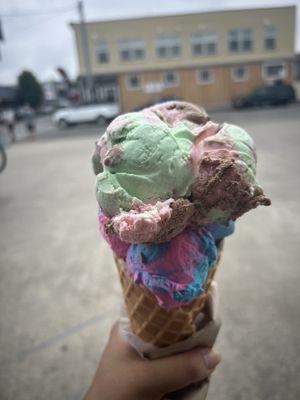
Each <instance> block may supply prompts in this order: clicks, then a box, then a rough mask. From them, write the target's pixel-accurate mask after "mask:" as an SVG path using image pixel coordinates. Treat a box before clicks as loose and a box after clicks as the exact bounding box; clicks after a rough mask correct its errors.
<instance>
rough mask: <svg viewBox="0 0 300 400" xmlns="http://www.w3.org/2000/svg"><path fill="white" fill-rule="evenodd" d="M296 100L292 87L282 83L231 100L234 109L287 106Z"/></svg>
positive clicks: (257, 89)
mask: <svg viewBox="0 0 300 400" xmlns="http://www.w3.org/2000/svg"><path fill="white" fill-rule="evenodd" d="M295 100H296V94H295V90H294V88H293V86H292V85H290V84H287V83H284V82H282V81H277V82H275V84H274V85H272V86H271V85H266V86H260V87H258V88H256V89H255V90H254V91H253V92H252V93H250V94H248V95H246V96H239V97H236V98H235V99H233V102H232V105H233V107H234V108H246V107H257V106H267V105H279V104H288V103H292V102H294V101H295Z"/></svg>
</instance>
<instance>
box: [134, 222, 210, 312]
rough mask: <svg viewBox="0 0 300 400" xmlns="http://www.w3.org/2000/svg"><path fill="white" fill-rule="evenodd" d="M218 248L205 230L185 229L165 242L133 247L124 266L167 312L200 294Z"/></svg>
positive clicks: (136, 281)
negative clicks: (198, 231) (200, 231)
mask: <svg viewBox="0 0 300 400" xmlns="http://www.w3.org/2000/svg"><path fill="white" fill-rule="evenodd" d="M216 256H217V247H216V245H215V241H214V239H213V237H212V235H211V234H210V233H209V232H208V231H203V232H202V233H201V234H197V233H196V232H194V231H193V230H192V229H189V228H187V229H185V230H184V231H183V232H181V233H180V234H179V235H177V236H176V237H175V238H173V239H172V240H171V241H169V242H165V243H160V244H157V243H153V244H132V245H131V246H130V247H129V250H128V253H127V258H126V263H127V268H128V273H129V274H130V275H132V276H133V279H134V282H135V283H136V284H141V285H143V286H144V287H145V288H147V289H149V290H150V291H151V292H152V293H153V294H154V296H155V297H156V299H157V301H158V303H159V304H160V306H162V307H163V308H164V309H166V310H168V309H171V308H174V307H178V306H182V305H184V304H188V303H189V302H191V301H192V300H193V299H194V298H195V297H196V296H198V295H199V294H200V293H202V292H203V284H204V282H205V280H206V277H207V273H208V270H209V268H210V267H211V266H212V264H213V263H214V261H215V260H216Z"/></svg>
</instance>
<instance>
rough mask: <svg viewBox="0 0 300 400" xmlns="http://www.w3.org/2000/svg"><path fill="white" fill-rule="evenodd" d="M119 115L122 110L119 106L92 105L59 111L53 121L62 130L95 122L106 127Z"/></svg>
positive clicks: (108, 104)
mask: <svg viewBox="0 0 300 400" xmlns="http://www.w3.org/2000/svg"><path fill="white" fill-rule="evenodd" d="M119 113H120V108H119V106H118V105H117V104H110V103H107V104H90V105H83V106H78V107H69V108H64V109H62V110H58V111H56V112H55V113H54V114H53V116H52V121H53V122H54V123H55V124H56V125H57V126H58V127H59V128H60V129H64V128H66V127H67V126H68V125H75V124H80V123H86V122H95V123H97V124H98V125H104V124H105V123H106V122H107V121H110V120H112V119H113V118H115V117H116V116H117V115H118V114H119Z"/></svg>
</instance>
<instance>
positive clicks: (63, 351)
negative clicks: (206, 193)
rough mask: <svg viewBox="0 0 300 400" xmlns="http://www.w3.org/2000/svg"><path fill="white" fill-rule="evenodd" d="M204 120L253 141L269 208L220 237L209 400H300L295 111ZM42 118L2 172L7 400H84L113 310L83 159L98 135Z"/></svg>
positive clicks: (116, 296)
mask: <svg viewBox="0 0 300 400" xmlns="http://www.w3.org/2000/svg"><path fill="white" fill-rule="evenodd" d="M211 116H212V119H214V120H217V121H218V122H223V121H227V122H231V123H235V124H239V125H242V126H243V127H245V128H246V129H247V130H248V131H249V133H250V134H251V135H252V136H253V138H254V140H255V142H256V144H257V149H258V160H259V162H258V177H259V179H260V181H261V182H262V183H263V186H264V188H265V191H266V193H267V194H268V195H269V196H270V197H271V198H272V201H273V204H272V206H271V207H268V208H266V207H261V208H260V209H257V210H255V211H252V212H249V213H248V214H247V215H245V216H244V217H243V218H241V220H240V221H239V222H238V223H237V229H236V233H235V235H233V236H232V237H230V238H229V239H228V240H227V241H226V245H225V251H224V257H223V259H222V263H221V266H220V268H219V271H218V273H217V281H218V284H219V288H220V312H221V315H222V321H223V326H222V329H221V332H220V334H219V338H218V342H217V346H216V347H217V350H218V351H220V353H221V354H222V357H223V361H222V363H221V365H220V366H219V367H218V369H217V370H216V372H215V374H214V376H213V378H212V382H211V388H210V392H209V396H208V400H253V399H261V400H282V399H285V400H298V399H299V398H300V381H299V374H300V358H299V354H300V340H299V331H300V319H299V304H300V291H299V288H298V285H299V282H300V268H299V255H300V254H299V253H300V251H299V236H300V235H299V234H300V223H299V217H300V210H299V208H300V202H299V198H300V178H299V176H300V175H299V148H300V133H299V122H300V106H298V105H295V106H291V107H286V108H274V109H264V110H250V111H243V112H233V111H228V112H219V113H213V114H212V115H211ZM43 123H45V125H44V128H42V127H43V125H42V124H41V125H40V129H39V134H38V139H37V140H36V141H34V142H30V141H20V142H17V143H16V144H15V145H13V146H10V147H9V148H8V166H7V169H6V170H5V171H4V173H3V174H1V176H0V228H1V236H0V273H1V281H0V318H1V323H0V327H1V329H0V348H1V355H0V359H1V372H0V399H5V400H10V399H14V400H35V399H36V400H38V399H47V400H52V399H53V400H57V399H65V400H78V399H80V398H81V396H82V394H83V393H84V391H85V390H86V388H87V386H88V384H89V382H90V381H91V378H92V375H93V373H94V370H95V367H96V365H97V362H98V359H99V356H100V354H101V351H102V349H103V346H104V343H105V340H106V338H107V335H108V332H109V328H110V326H111V324H112V322H113V321H114V320H115V319H116V318H117V316H118V311H119V305H120V288H119V283H118V279H117V274H116V271H115V269H114V266H113V262H112V258H111V254H110V251H109V249H108V247H107V245H106V244H105V243H104V241H103V240H102V239H101V238H100V235H99V233H98V228H97V204H96V200H95V197H94V177H93V174H92V169H91V166H90V155H91V152H92V149H93V142H94V140H95V139H96V137H97V135H98V133H99V134H100V129H99V128H97V127H91V126H86V127H78V128H76V129H75V130H72V129H71V130H67V131H66V132H60V133H58V132H57V131H56V130H55V129H53V128H51V129H52V130H51V129H50V128H49V130H48V131H47V130H46V128H45V126H48V127H49V124H48V123H47V121H46V122H45V121H44V122H43ZM47 124H48V125H47ZM38 128H39V127H38Z"/></svg>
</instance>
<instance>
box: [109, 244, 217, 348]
mask: <svg viewBox="0 0 300 400" xmlns="http://www.w3.org/2000/svg"><path fill="white" fill-rule="evenodd" d="M222 247H223V241H221V242H220V243H219V244H218V256H217V260H216V261H215V263H214V264H213V265H212V266H211V267H210V269H209V271H208V276H207V279H206V281H205V283H204V292H203V293H201V294H200V295H199V296H198V297H196V298H195V299H194V300H193V301H192V302H191V303H190V304H188V305H185V306H182V307H179V308H174V309H172V310H170V311H166V310H165V309H163V308H162V307H160V306H159V304H158V302H157V300H156V298H155V297H154V295H153V294H152V293H151V292H150V291H149V290H148V289H146V288H144V287H143V286H141V285H136V284H135V283H134V282H133V278H132V277H131V276H129V275H128V274H127V272H126V263H125V261H124V260H123V259H121V258H119V257H117V256H116V255H115V256H114V258H115V263H116V266H117V269H118V272H119V277H120V282H121V286H122V289H123V297H124V302H125V307H126V312H127V315H128V318H129V320H130V324H131V329H132V332H133V333H134V334H135V335H136V336H138V337H139V338H140V339H142V340H143V341H144V342H146V343H151V344H153V345H155V346H157V347H165V346H170V345H172V344H174V343H177V342H180V341H182V340H185V339H187V338H188V337H190V336H191V335H193V333H194V332H195V331H196V326H195V320H196V317H197V315H198V314H199V313H200V312H201V311H202V310H203V309H204V307H205V304H206V302H207V296H208V292H209V288H210V286H211V283H212V280H213V277H214V274H215V271H216V269H217V267H218V264H219V262H220V258H221V251H222Z"/></svg>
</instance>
